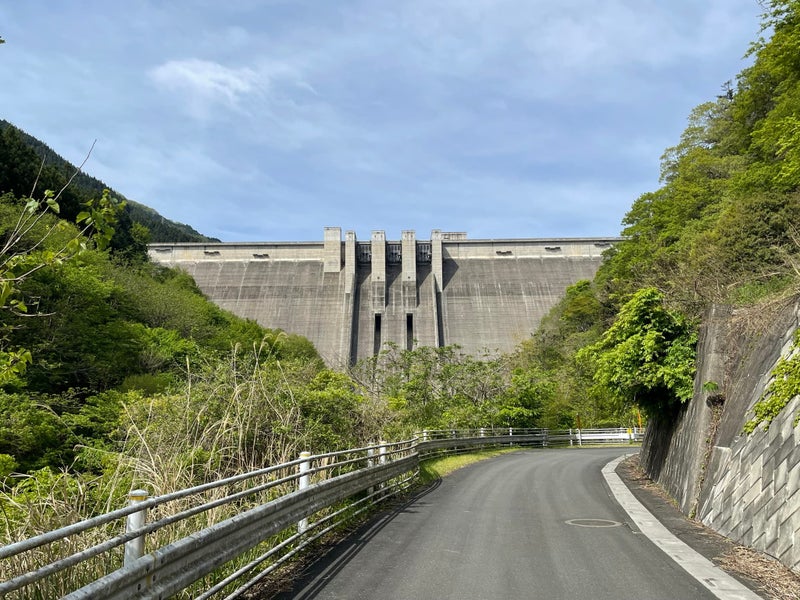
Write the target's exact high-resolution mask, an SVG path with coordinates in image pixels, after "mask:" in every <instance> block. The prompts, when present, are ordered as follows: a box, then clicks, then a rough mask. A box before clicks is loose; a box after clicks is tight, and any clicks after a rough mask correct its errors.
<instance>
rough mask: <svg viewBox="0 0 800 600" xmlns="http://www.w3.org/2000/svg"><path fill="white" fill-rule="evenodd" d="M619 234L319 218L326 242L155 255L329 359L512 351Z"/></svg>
mask: <svg viewBox="0 0 800 600" xmlns="http://www.w3.org/2000/svg"><path fill="white" fill-rule="evenodd" d="M617 240H618V238H574V239H497V240H468V239H467V236H466V234H465V233H451V232H442V231H439V230H434V231H433V232H432V233H431V238H430V239H429V240H417V239H416V234H415V232H413V231H403V232H402V234H401V239H400V240H398V241H391V240H387V239H386V236H385V233H384V232H383V231H374V232H372V235H371V237H370V240H369V241H366V242H361V241H359V240H357V239H356V236H355V233H354V232H352V231H348V232H346V234H345V238H344V240H342V233H341V229H340V228H338V227H327V228H325V231H324V236H323V241H322V242H275V243H266V242H265V243H177V244H152V245H150V247H149V254H150V257H151V259H152V260H153V261H154V262H157V263H161V264H164V265H168V266H173V267H179V268H181V269H183V270H184V271H186V272H187V273H189V274H190V275H191V276H192V277H193V278H194V279H195V281H196V282H197V285H198V286H199V288H200V289H201V290H202V291H203V293H204V294H206V295H207V296H208V298H209V299H211V300H212V301H213V302H215V303H216V304H218V305H219V306H221V307H222V308H225V309H227V310H230V311H231V312H233V313H234V314H237V315H239V316H241V317H245V318H249V319H253V320H255V321H257V322H258V323H260V324H261V325H263V326H265V327H268V328H272V329H282V330H284V331H286V332H288V333H296V334H299V335H302V336H305V337H307V338H309V339H310V340H311V341H312V342H313V343H314V345H315V346H316V347H317V349H318V350H319V352H320V354H321V355H322V357H323V358H324V359H325V361H326V362H327V363H328V364H329V365H332V366H344V365H348V364H353V363H355V362H357V361H358V360H361V359H363V358H366V357H369V356H373V355H375V354H376V353H377V352H379V351H380V349H381V348H383V347H384V345H385V344H386V343H393V344H396V345H397V346H398V347H400V348H405V349H412V348H413V347H415V346H447V345H452V344H457V345H459V346H461V347H462V348H463V349H464V351H465V352H468V353H472V354H477V353H481V352H488V353H490V354H493V353H498V352H509V351H511V350H513V348H514V347H515V345H516V344H517V343H518V342H520V341H522V340H523V339H526V338H527V337H530V335H531V334H532V333H533V332H534V331H535V330H536V328H537V326H538V324H539V321H540V320H541V319H542V317H543V316H544V315H545V314H547V312H548V311H549V310H550V308H552V307H553V306H554V305H555V304H556V303H557V302H558V301H559V300H560V299H561V297H563V295H564V292H565V290H566V288H567V286H569V285H572V284H573V283H575V282H577V281H579V280H581V279H591V278H593V277H594V274H595V272H596V271H597V269H598V268H599V266H600V264H601V262H602V257H603V252H604V251H605V250H607V249H608V248H610V247H611V246H612V244H613V243H614V242H615V241H617Z"/></svg>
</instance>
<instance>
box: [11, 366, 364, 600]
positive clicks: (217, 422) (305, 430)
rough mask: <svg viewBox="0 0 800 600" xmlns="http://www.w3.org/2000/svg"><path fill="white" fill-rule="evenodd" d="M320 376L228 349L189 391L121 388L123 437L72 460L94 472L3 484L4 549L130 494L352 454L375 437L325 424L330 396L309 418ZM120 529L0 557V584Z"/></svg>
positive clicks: (56, 590) (83, 579)
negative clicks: (349, 450)
mask: <svg viewBox="0 0 800 600" xmlns="http://www.w3.org/2000/svg"><path fill="white" fill-rule="evenodd" d="M319 375H320V374H319V366H315V365H310V364H309V365H304V364H281V362H279V361H277V360H275V359H274V358H273V357H270V356H262V355H261V353H260V352H254V353H253V354H252V355H250V356H247V357H245V358H242V355H241V354H236V353H235V354H234V355H233V356H231V357H230V358H229V360H227V361H208V362H206V363H203V364H202V365H200V366H199V367H196V366H195V367H192V369H191V370H190V369H188V367H187V373H186V379H185V383H184V385H182V386H181V387H180V388H179V389H176V390H172V391H171V392H170V393H166V394H159V395H155V396H149V397H146V396H143V395H142V394H141V393H136V392H128V393H127V394H126V395H125V399H126V401H125V402H124V403H123V405H122V412H121V416H120V432H121V435H120V437H119V439H118V441H117V442H116V449H115V450H114V451H109V450H107V449H103V448H92V447H83V448H81V449H80V452H79V461H82V462H83V463H84V464H92V465H95V466H97V465H100V466H101V468H99V469H96V472H95V473H94V474H88V473H80V472H75V471H74V470H69V469H65V470H64V471H62V472H59V473H55V472H53V471H51V470H49V469H44V470H42V471H39V472H36V473H32V474H28V475H20V476H14V477H11V478H7V480H6V481H5V482H4V484H3V486H2V489H0V510H1V513H0V518H2V528H1V529H0V535H2V542H3V543H4V544H7V543H11V542H14V541H19V540H22V539H26V538H30V537H33V536H36V535H39V534H42V533H45V532H48V531H52V530H54V529H57V528H59V527H62V526H65V525H68V524H71V523H75V522H78V521H80V520H82V519H85V518H88V517H91V516H94V515H97V514H102V513H105V512H108V511H110V510H113V509H116V508H120V507H122V506H124V504H125V501H126V496H127V494H128V492H129V491H130V490H131V489H136V488H142V489H145V490H146V491H147V492H148V493H149V494H150V495H151V496H162V495H164V494H168V493H170V492H174V491H177V490H182V489H186V488H189V487H192V486H196V485H199V484H203V483H206V482H211V481H217V480H219V479H223V478H226V477H230V476H232V475H236V474H240V473H245V472H250V471H254V470H257V469H261V468H264V467H267V466H269V465H276V464H282V463H286V462H289V461H292V460H294V459H296V458H297V457H298V456H299V454H300V452H301V451H303V450H313V451H314V452H315V453H319V452H324V451H327V450H333V449H336V448H335V447H336V446H340V445H343V446H344V447H355V446H359V445H365V444H366V443H367V442H368V440H370V439H378V438H379V435H380V432H378V431H372V430H370V428H369V427H366V426H365V424H366V423H368V422H369V420H368V419H360V418H358V414H347V415H345V416H346V417H347V418H341V419H336V420H335V421H332V422H333V424H334V425H335V426H334V425H331V423H327V422H325V419H327V418H328V417H329V416H331V415H330V413H333V412H334V411H335V410H337V407H336V406H335V405H334V404H335V400H336V398H335V397H331V403H332V405H334V406H332V407H331V408H330V409H329V410H328V411H327V412H326V411H323V412H322V413H319V412H318V413H317V414H316V415H311V416H310V415H309V409H308V406H309V404H310V403H311V402H316V401H317V400H318V396H319V394H320V387H321V384H319V381H318V379H319ZM315 382H316V383H315ZM323 390H324V388H323ZM344 405H345V403H344V402H342V406H344ZM316 408H318V407H316ZM345 408H346V409H347V410H350V411H351V413H352V412H353V410H354V407H353V405H348V406H345ZM356 409H357V407H356ZM334 416H335V415H334ZM283 475H287V474H286V473H276V474H274V475H272V476H271V477H273V478H276V477H280V476H283ZM248 485H250V484H247V483H240V484H235V485H229V486H225V487H223V488H215V489H212V490H209V491H207V492H205V493H203V494H200V495H196V496H190V497H186V498H182V499H180V500H176V501H173V502H169V503H167V504H161V505H158V506H156V507H154V508H153V509H151V510H150V512H149V514H148V522H152V521H155V520H158V519H161V518H164V517H168V516H170V515H175V514H177V513H180V512H182V511H186V510H188V509H191V508H193V507H196V506H199V505H201V504H203V503H207V502H212V501H215V500H219V499H221V498H222V497H224V496H226V495H228V494H231V493H235V492H237V491H242V490H243V489H245V488H246V487H247V486H248ZM292 486H293V484H288V485H283V486H280V487H278V488H271V489H268V490H263V491H261V492H259V493H257V494H254V495H252V496H248V497H247V498H246V499H240V500H237V501H236V502H234V503H232V504H222V505H220V506H217V507H214V508H212V509H210V510H207V511H203V512H201V513H199V514H197V515H194V516H192V517H191V518H188V519H186V520H182V521H179V522H177V523H175V524H172V525H169V526H167V527H164V528H162V529H159V530H158V531H156V532H154V533H152V534H150V535H148V536H147V540H146V544H147V545H146V549H145V551H146V552H149V551H152V550H154V549H156V548H159V547H162V546H164V545H166V544H168V543H170V542H172V541H175V540H177V539H180V538H182V537H184V536H186V535H188V534H189V533H192V532H195V531H198V530H201V529H204V528H206V527H209V526H211V525H213V524H215V523H219V522H220V521H222V520H225V519H227V518H229V517H231V516H233V515H234V514H236V513H238V512H241V511H242V510H246V509H247V508H250V507H252V506H256V505H259V504H262V503H264V502H266V501H269V500H271V499H273V498H275V497H277V496H279V495H282V494H284V493H286V492H287V491H289V488H290V487H292ZM123 526H124V524H123V523H112V524H109V525H107V526H104V527H100V528H97V529H92V530H89V531H86V532H84V533H82V534H80V535H77V536H73V537H71V538H69V539H68V540H66V541H60V542H57V543H53V544H48V545H45V546H42V547H40V548H38V549H36V550H33V551H29V552H26V553H23V554H21V555H18V556H15V557H12V558H10V559H7V560H3V561H0V563H1V564H0V580H7V579H9V578H11V577H14V576H16V575H19V574H21V573H25V572H29V571H31V570H34V569H35V568H38V567H39V566H42V565H45V564H48V563H50V562H51V561H53V560H55V559H57V558H60V557H63V556H66V555H68V554H70V553H73V552H76V551H78V550H80V549H82V548H86V547H90V546H92V545H95V544H97V543H99V542H101V541H104V540H106V539H108V538H109V537H111V536H113V535H115V534H117V533H119V532H120V531H121V530H122V528H123ZM273 542H274V540H273ZM253 552H255V553H257V552H258V549H255V550H254V551H253ZM252 555H253V553H249V555H248V556H244V557H241V559H239V560H237V561H234V563H236V564H240V563H243V561H247V560H249V558H250V557H251V556H252ZM121 562H122V549H121V548H117V549H115V550H113V551H111V552H108V553H105V554H103V555H101V556H100V557H97V558H96V559H93V560H91V561H87V562H86V563H82V564H81V565H79V566H78V567H75V568H70V569H68V570H66V571H63V572H61V573H58V574H56V575H54V576H53V577H48V578H47V579H46V580H43V581H42V582H39V583H37V584H31V585H29V586H27V587H25V588H23V589H21V590H18V591H17V592H13V593H12V594H11V595H9V598H19V599H24V600H27V599H44V598H55V597H60V596H62V595H64V594H66V593H68V592H69V591H71V590H74V589H77V588H79V587H81V586H83V585H85V584H87V583H89V582H91V581H94V580H95V579H98V578H99V577H101V576H103V575H104V574H106V573H107V572H109V571H110V570H113V569H116V568H118V567H119V566H121ZM236 564H232V565H231V568H233V567H235V566H236ZM229 570H230V569H226V571H229ZM223 575H224V574H223V573H222V572H221V573H219V574H215V575H213V576H211V577H209V578H206V580H205V581H203V582H202V585H206V584H208V582H209V580H217V579H219V578H221V577H223ZM187 593H189V592H187ZM187 597H188V596H187Z"/></svg>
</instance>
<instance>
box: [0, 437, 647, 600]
mask: <svg viewBox="0 0 800 600" xmlns="http://www.w3.org/2000/svg"><path fill="white" fill-rule="evenodd" d="M642 435H643V430H641V429H603V430H596V429H593V430H569V431H550V430H546V429H512V428H501V429H497V428H495V429H490V428H482V429H478V430H456V429H450V430H435V431H433V430H430V431H423V432H421V433H420V434H418V436H417V437H415V438H414V439H411V440H405V441H401V442H395V443H379V444H375V445H372V446H366V447H363V448H354V449H349V450H343V451H340V452H330V453H326V454H318V455H313V456H312V455H311V454H310V453H303V454H302V455H301V457H300V458H298V459H297V460H294V461H291V462H288V463H284V464H280V465H275V466H271V467H266V468H264V469H260V470H257V471H252V472H250V473H244V474H241V475H237V476H234V477H229V478H226V479H222V480H219V481H215V482H211V483H207V484H203V485H198V486H195V487H192V488H188V489H185V490H179V491H176V492H172V493H169V494H165V495H162V496H157V497H153V498H149V497H148V493H147V492H146V491H144V490H134V491H133V492H131V494H130V495H129V505H128V506H126V507H125V508H121V509H119V510H115V511H112V512H109V513H106V514H102V515H99V516H96V517H94V518H91V519H87V520H84V521H80V522H78V523H74V524H72V525H69V526H67V527H63V528H61V529H58V530H55V531H51V532H48V533H45V534H42V535H39V536H36V537H33V538H30V539H27V540H22V541H19V542H15V543H12V544H8V545H6V546H3V547H0V565H2V566H0V576H1V577H2V579H3V580H4V581H2V582H0V595H2V596H4V597H9V598H51V597H52V598H56V597H65V598H69V599H74V600H77V599H88V598H108V599H114V598H119V599H123V598H124V599H129V598H158V599H161V598H168V597H170V596H172V595H174V594H176V593H178V592H180V591H182V590H187V588H188V589H189V590H190V592H191V595H192V597H195V598H199V599H206V598H212V597H221V598H222V597H224V598H226V599H227V598H236V597H239V596H241V595H242V594H243V593H244V592H245V591H246V590H248V589H250V588H252V587H253V586H254V585H256V584H257V583H258V582H259V581H261V580H262V579H264V578H265V577H267V576H268V575H269V574H270V573H272V572H273V571H275V570H276V569H277V568H278V567H279V566H280V565H282V564H283V563H285V562H286V561H288V560H289V559H290V558H291V557H292V556H294V555H296V554H297V553H298V552H300V551H301V550H303V549H304V548H307V547H308V546H309V545H310V544H311V543H313V542H314V541H316V540H318V539H319V538H321V537H323V536H325V535H326V534H328V533H329V532H331V531H332V530H333V529H335V528H336V527H338V526H339V525H341V524H342V523H343V522H345V521H347V520H351V519H352V518H353V517H355V516H356V515H358V514H360V513H363V512H364V511H366V510H368V509H369V508H370V507H372V506H373V505H375V504H376V503H377V502H379V501H381V500H385V499H387V498H390V497H392V496H394V495H396V494H397V493H399V492H401V491H403V490H406V489H407V488H408V487H409V486H410V485H411V484H412V482H413V479H414V478H415V476H416V474H417V472H418V468H419V461H420V459H421V458H424V457H426V456H429V455H432V454H435V453H438V452H453V451H464V450H469V449H470V448H477V447H482V446H497V445H509V444H513V445H520V446H542V447H546V446H553V445H573V446H575V445H583V444H595V443H634V442H638V441H640V440H641V438H642ZM145 542H146V543H145ZM145 545H147V546H148V547H149V548H152V550H151V551H150V552H149V553H147V554H145V552H144V550H145ZM223 567H224V569H223ZM5 594H10V595H8V596H5Z"/></svg>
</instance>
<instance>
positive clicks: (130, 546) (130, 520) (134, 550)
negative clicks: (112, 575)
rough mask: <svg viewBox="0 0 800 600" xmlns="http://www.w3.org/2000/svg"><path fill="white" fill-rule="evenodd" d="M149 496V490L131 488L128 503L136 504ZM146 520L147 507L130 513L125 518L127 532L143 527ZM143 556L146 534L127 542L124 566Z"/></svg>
mask: <svg viewBox="0 0 800 600" xmlns="http://www.w3.org/2000/svg"><path fill="white" fill-rule="evenodd" d="M149 497H150V494H149V493H148V492H147V490H131V491H130V492H128V504H129V505H130V506H135V505H136V504H139V503H140V502H144V501H145V500H147V498H149ZM146 520H147V509H146V508H143V509H142V510H140V511H138V512H135V513H131V514H129V515H128V517H127V518H126V519H125V533H130V532H131V531H135V530H137V529H141V528H142V527H144V523H145V521H146ZM142 556H144V535H140V536H139V537H137V538H134V539H132V540H130V541H128V542H125V555H124V558H123V559H122V564H123V565H124V566H126V567H127V566H128V565H129V564H131V563H133V562H134V561H135V560H136V559H139V558H141V557H142Z"/></svg>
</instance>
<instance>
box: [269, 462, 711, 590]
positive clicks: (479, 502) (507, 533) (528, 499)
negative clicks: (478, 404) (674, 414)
mask: <svg viewBox="0 0 800 600" xmlns="http://www.w3.org/2000/svg"><path fill="white" fill-rule="evenodd" d="M628 451H629V450H628V449H626V448H607V449H606V448H601V449H582V450H569V449H565V450H544V451H543V450H526V451H521V452H516V453H513V454H508V455H504V456H500V457H496V458H493V459H490V460H487V461H483V462H480V463H477V464H475V465H472V466H470V467H466V468H464V469H461V470H459V471H457V472H455V473H453V474H452V475H449V476H448V477H445V478H444V479H443V480H442V481H441V482H439V483H438V484H436V485H435V486H434V487H432V488H430V489H429V490H427V491H426V492H424V493H423V494H421V495H419V496H417V497H416V498H415V499H414V500H413V501H411V502H409V503H408V504H406V505H404V506H402V507H400V508H398V509H397V510H395V511H392V512H391V513H389V514H387V515H385V516H384V517H383V518H381V519H379V520H377V521H375V522H373V523H372V524H370V525H369V526H367V527H365V528H364V529H362V530H361V531H359V532H358V533H357V534H356V535H354V536H352V537H351V538H350V539H349V540H348V541H347V542H345V543H344V544H342V545H340V546H339V547H337V549H336V550H335V551H333V552H332V553H331V554H329V555H328V556H327V557H325V558H324V559H323V560H321V561H319V562H318V563H317V564H316V565H315V567H314V569H313V570H312V572H311V573H310V574H309V575H308V576H307V577H306V578H305V579H304V580H302V581H299V582H297V583H296V584H295V588H294V589H293V590H292V591H291V592H288V593H285V594H283V595H281V596H279V597H278V598H302V599H312V598H313V599H318V600H323V599H324V600H330V599H341V600H367V599H369V600H372V599H380V600H426V599H430V600H449V599H452V600H470V599H475V600H477V599H489V598H503V599H505V598H509V599H523V598H525V599H527V598H542V599H551V600H552V599H561V598H563V599H579V598H590V599H592V600H605V599H609V600H611V599H614V600H624V599H628V598H630V599H631V600H633V599H635V600H642V599H647V600H661V599H664V600H674V599H706V598H708V599H713V598H714V596H713V595H712V594H711V593H710V592H709V591H708V590H706V589H705V588H704V587H703V586H701V585H700V584H699V583H698V582H697V581H696V580H695V579H693V578H691V577H690V576H689V575H688V574H687V573H686V572H685V571H684V570H683V569H681V568H680V567H679V566H678V565H677V564H676V563H675V562H674V561H672V560H670V559H669V558H668V557H667V556H666V555H665V554H664V553H663V552H662V551H661V550H659V549H658V548H657V547H656V546H655V545H654V544H653V543H652V542H651V541H650V540H649V539H648V538H647V537H645V536H644V535H642V534H641V533H640V532H639V531H638V529H637V528H636V527H635V525H633V524H632V523H630V519H629V517H628V515H627V514H626V513H625V512H624V511H623V510H622V508H621V507H620V506H619V505H618V504H617V502H616V501H615V500H614V499H613V498H612V497H611V495H610V492H609V489H608V486H607V485H606V483H605V481H604V479H603V476H602V474H601V469H602V467H603V466H604V465H605V464H606V463H608V461H610V460H611V459H613V458H614V457H616V456H619V455H620V454H623V453H626V452H628Z"/></svg>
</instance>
